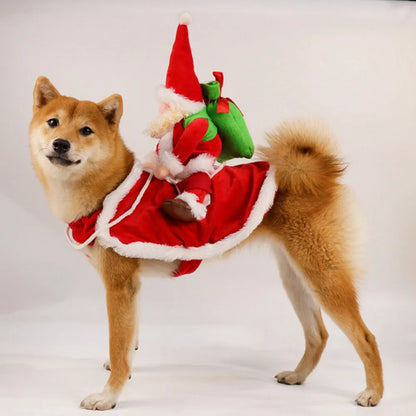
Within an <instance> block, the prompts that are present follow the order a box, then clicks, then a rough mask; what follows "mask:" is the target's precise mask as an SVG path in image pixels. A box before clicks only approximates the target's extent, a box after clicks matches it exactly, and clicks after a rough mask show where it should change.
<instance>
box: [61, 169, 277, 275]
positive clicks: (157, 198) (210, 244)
mask: <svg viewBox="0 0 416 416" xmlns="http://www.w3.org/2000/svg"><path fill="white" fill-rule="evenodd" d="M212 187H213V193H212V195H211V204H210V205H209V206H208V209H207V216H206V218H205V219H203V220H201V221H194V222H190V223H185V222H180V221H176V220H172V219H170V218H168V217H166V216H165V215H163V213H162V211H161V210H160V205H161V203H162V202H163V201H165V200H166V199H171V198H175V197H176V196H177V191H176V188H175V186H174V185H172V184H170V183H168V182H166V181H160V180H158V179H156V178H154V177H153V176H152V175H151V174H150V173H149V172H146V171H142V169H141V167H140V165H139V164H138V163H137V164H136V165H135V167H134V168H133V170H132V172H131V173H130V174H129V176H128V177H127V178H126V180H125V181H124V182H123V183H122V184H121V185H120V186H119V187H118V188H117V189H116V190H115V191H113V192H112V193H111V194H109V195H108V196H107V197H106V199H105V200H104V204H103V209H102V210H101V211H97V212H95V213H94V214H92V215H91V216H89V217H83V218H81V219H79V220H77V221H75V222H73V223H70V224H68V235H69V237H70V241H71V240H72V243H73V245H75V246H76V247H77V248H82V247H83V246H85V245H87V244H89V243H90V242H91V241H92V240H93V239H95V238H98V240H99V242H100V244H101V245H103V246H104V247H111V248H112V249H114V250H115V251H116V252H117V253H118V254H120V255H123V256H126V257H138V258H150V259H159V260H165V261H174V260H182V263H181V266H180V267H179V269H178V270H177V271H176V273H175V275H176V276H179V275H181V274H186V273H191V272H193V271H194V270H195V269H196V268H197V267H198V266H199V264H200V262H201V260H202V259H205V258H209V257H213V256H216V255H220V254H223V253H224V252H225V251H227V250H229V249H231V248H233V247H234V246H236V245H237V244H239V243H240V242H241V241H243V240H244V239H245V238H247V237H248V236H249V235H250V234H251V232H252V231H254V229H255V228H256V227H257V226H258V225H259V224H260V222H261V221H262V219H263V217H264V215H265V214H266V213H267V211H268V210H269V209H270V207H271V205H272V203H273V200H274V196H275V193H276V185H275V182H274V174H273V172H271V170H270V166H269V164H268V163H267V162H254V163H247V164H243V165H238V166H233V167H232V166H224V167H223V168H222V169H219V170H218V172H217V173H216V174H215V175H214V176H213V177H212ZM90 240H91V241H90ZM80 245H81V246H80Z"/></svg>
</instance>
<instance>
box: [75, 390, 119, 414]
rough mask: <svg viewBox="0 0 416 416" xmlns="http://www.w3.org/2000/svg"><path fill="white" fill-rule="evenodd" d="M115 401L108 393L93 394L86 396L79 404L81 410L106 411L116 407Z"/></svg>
mask: <svg viewBox="0 0 416 416" xmlns="http://www.w3.org/2000/svg"><path fill="white" fill-rule="evenodd" d="M116 404H117V402H116V399H115V398H114V396H113V395H112V394H111V393H109V392H102V393H94V394H90V395H89V396H87V397H86V398H85V399H84V400H83V401H82V402H81V404H80V407H81V408H82V409H88V410H108V409H114V408H115V407H116Z"/></svg>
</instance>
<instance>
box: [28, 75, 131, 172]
mask: <svg viewBox="0 0 416 416" xmlns="http://www.w3.org/2000/svg"><path fill="white" fill-rule="evenodd" d="M122 112H123V102H122V99H121V96H120V95H118V94H114V95H111V96H110V97H108V98H107V99H105V100H103V101H101V102H99V103H93V102H91V101H79V100H77V99H75V98H71V97H65V96H63V95H61V94H60V93H59V92H58V90H57V89H56V88H55V87H54V86H53V85H52V83H51V82H50V81H49V80H48V79H47V78H45V77H39V78H38V79H37V81H36V85H35V89H34V92H33V119H32V122H31V124H30V147H31V153H32V159H33V162H34V165H35V169H36V170H37V171H38V174H39V176H40V177H41V179H42V177H43V178H44V177H48V178H51V177H56V178H60V179H69V178H71V179H77V178H81V177H83V176H84V175H85V174H87V173H89V174H91V173H92V172H93V171H94V169H96V168H97V166H100V165H102V163H105V161H109V160H111V157H112V155H113V153H114V152H115V148H116V145H117V141H118V140H119V135H118V126H119V122H120V118H121V115H122Z"/></svg>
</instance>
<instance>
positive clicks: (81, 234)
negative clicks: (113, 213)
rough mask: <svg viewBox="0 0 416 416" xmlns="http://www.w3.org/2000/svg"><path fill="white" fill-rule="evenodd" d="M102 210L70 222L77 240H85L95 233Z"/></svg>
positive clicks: (73, 235)
mask: <svg viewBox="0 0 416 416" xmlns="http://www.w3.org/2000/svg"><path fill="white" fill-rule="evenodd" d="M101 211H102V210H101V209H100V210H98V211H95V212H94V213H93V214H91V215H90V216H88V217H82V218H80V219H79V220H77V221H74V222H71V223H69V224H68V225H69V228H71V230H72V237H73V238H74V240H75V241H78V242H84V241H86V240H88V239H89V238H90V237H91V236H92V235H93V234H94V232H95V223H96V222H97V218H98V216H99V215H100V214H101ZM91 244H92V243H91Z"/></svg>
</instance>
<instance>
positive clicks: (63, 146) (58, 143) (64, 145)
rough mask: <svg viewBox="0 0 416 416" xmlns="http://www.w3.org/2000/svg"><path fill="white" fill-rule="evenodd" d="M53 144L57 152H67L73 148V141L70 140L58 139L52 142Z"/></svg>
mask: <svg viewBox="0 0 416 416" xmlns="http://www.w3.org/2000/svg"><path fill="white" fill-rule="evenodd" d="M52 146H53V150H55V152H56V153H59V154H62V153H66V152H67V151H68V150H69V149H70V148H71V143H69V141H68V140H64V139H56V140H54V142H53V143H52Z"/></svg>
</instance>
